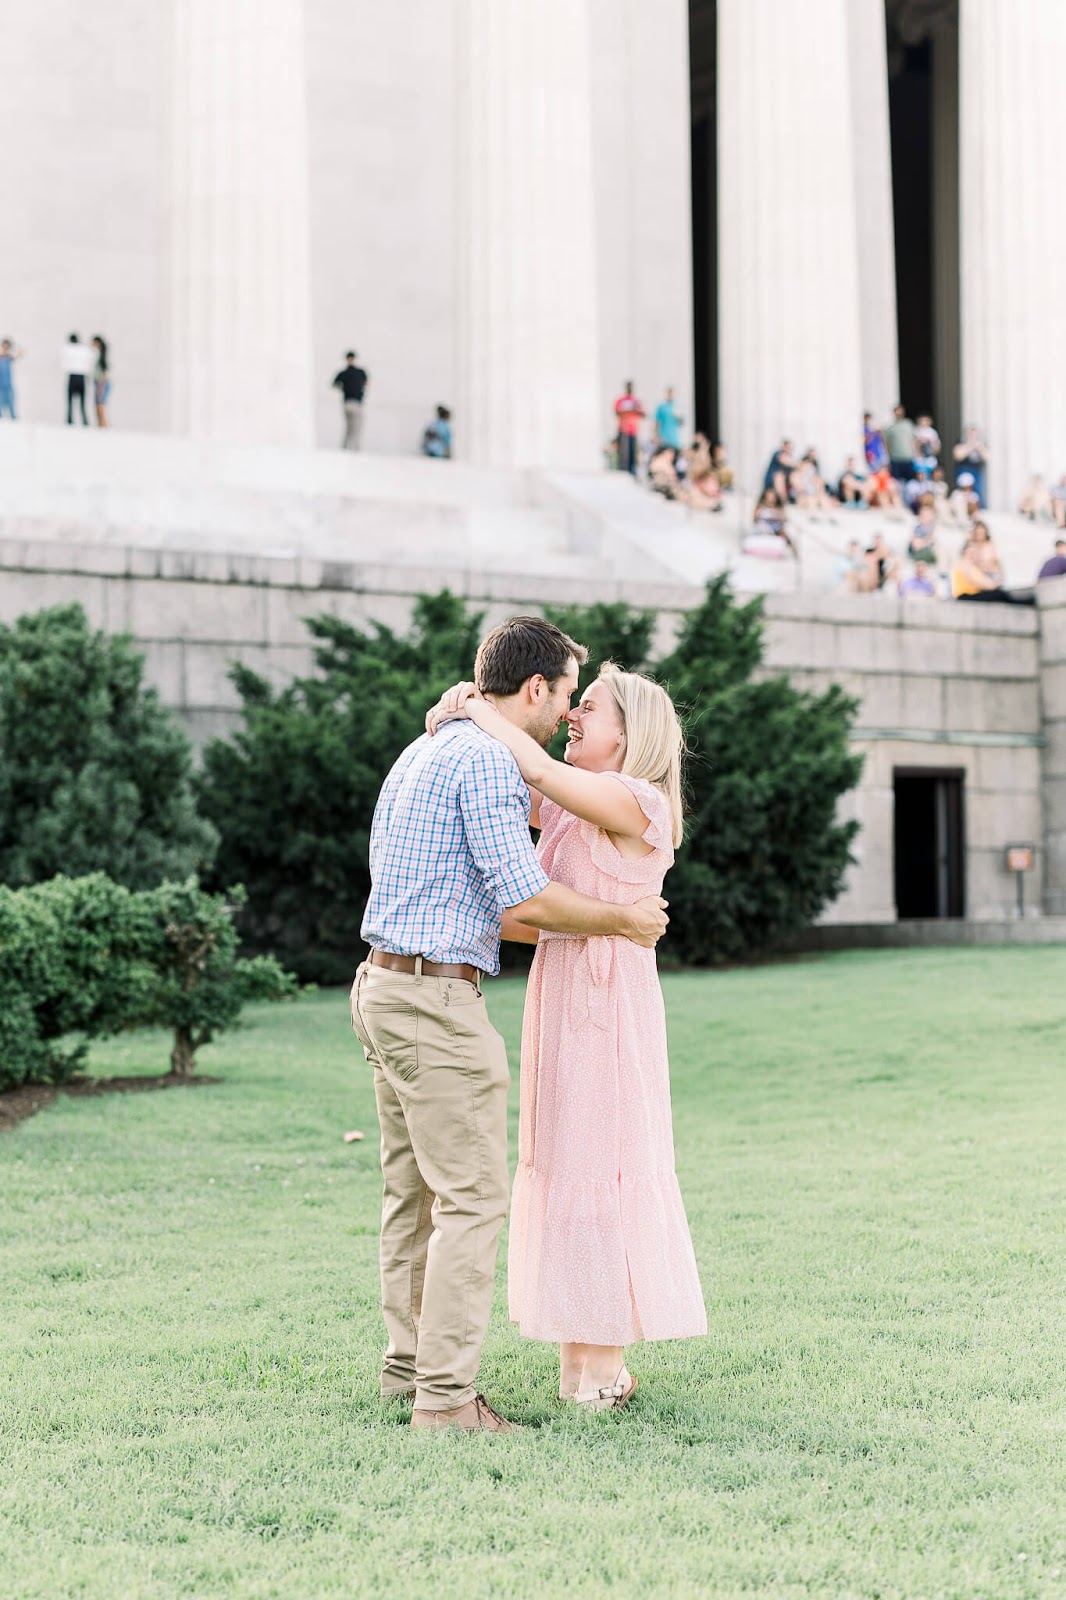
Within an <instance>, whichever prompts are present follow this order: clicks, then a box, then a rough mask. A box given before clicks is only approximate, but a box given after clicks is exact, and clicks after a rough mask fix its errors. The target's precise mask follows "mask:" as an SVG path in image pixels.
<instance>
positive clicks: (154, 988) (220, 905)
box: [136, 878, 296, 1078]
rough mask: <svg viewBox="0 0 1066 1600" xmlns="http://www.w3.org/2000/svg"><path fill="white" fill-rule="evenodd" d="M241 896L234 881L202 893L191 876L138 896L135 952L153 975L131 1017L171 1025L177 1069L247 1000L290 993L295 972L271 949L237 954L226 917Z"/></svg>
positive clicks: (188, 1069)
mask: <svg viewBox="0 0 1066 1600" xmlns="http://www.w3.org/2000/svg"><path fill="white" fill-rule="evenodd" d="M244 898H245V896H244V890H243V889H240V888H237V889H231V890H230V891H229V893H228V895H209V894H205V893H204V891H203V890H202V889H201V888H200V885H199V884H198V883H197V881H196V879H195V878H189V879H188V880H187V881H186V882H185V883H164V884H161V885H160V886H159V888H157V889H152V890H150V891H149V892H148V893H146V894H143V895H140V896H138V897H137V899H138V901H139V904H138V906H137V908H136V912H137V915H138V917H139V919H140V923H141V927H142V929H143V934H142V942H141V948H140V953H141V955H142V958H143V959H145V960H146V961H147V964H148V966H149V968H150V971H151V974H152V980H151V984H150V987H149V988H148V989H147V992H146V993H145V994H144V995H143V997H142V1000H141V1004H140V1007H139V1009H138V1012H137V1016H136V1023H137V1025H140V1026H144V1025H151V1024H154V1025H156V1026H158V1027H162V1028H170V1029H172V1030H173V1034H174V1048H173V1050H172V1051H171V1054H170V1070H171V1072H172V1073H174V1075H175V1076H176V1077H183V1078H184V1077H189V1076H190V1075H191V1073H193V1072H194V1071H195V1069H196V1052H197V1051H198V1050H200V1049H201V1048H202V1047H203V1046H204V1045H205V1044H210V1043H211V1041H212V1039H213V1038H214V1037H215V1035H216V1034H219V1033H222V1032H223V1031H224V1030H225V1029H227V1028H231V1027H232V1026H233V1025H234V1023H235V1022H236V1021H237V1019H238V1018H239V1016H240V1014H241V1010H242V1008H243V1007H244V1006H245V1005H247V1004H248V1003H249V1002H251V1001H253V1000H285V999H288V998H290V997H291V996H292V995H294V994H295V993H296V980H295V978H293V976H292V975H291V974H290V973H288V972H285V971H284V969H283V968H282V967H280V966H279V965H278V963H277V961H275V959H274V958H273V956H256V957H255V958H254V959H253V960H251V961H243V960H239V959H238V956H237V930H236V928H235V926H234V920H233V918H234V912H235V911H236V909H237V908H238V907H239V906H241V905H243V903H244Z"/></svg>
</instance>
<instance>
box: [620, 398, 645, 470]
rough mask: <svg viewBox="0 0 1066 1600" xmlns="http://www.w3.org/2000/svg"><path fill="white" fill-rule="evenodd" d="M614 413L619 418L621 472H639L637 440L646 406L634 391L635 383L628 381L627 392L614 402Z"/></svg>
mask: <svg viewBox="0 0 1066 1600" xmlns="http://www.w3.org/2000/svg"><path fill="white" fill-rule="evenodd" d="M614 414H615V416H616V417H617V418H618V468H619V471H621V472H631V473H632V474H633V476H634V477H636V474H637V441H638V439H639V438H640V424H641V422H642V420H643V418H644V407H643V405H642V404H641V402H640V401H639V400H638V399H637V397H636V395H635V394H634V393H633V383H632V380H631V379H629V380H627V381H626V386H625V392H624V393H623V394H621V395H619V397H618V399H617V400H616V401H615V403H614Z"/></svg>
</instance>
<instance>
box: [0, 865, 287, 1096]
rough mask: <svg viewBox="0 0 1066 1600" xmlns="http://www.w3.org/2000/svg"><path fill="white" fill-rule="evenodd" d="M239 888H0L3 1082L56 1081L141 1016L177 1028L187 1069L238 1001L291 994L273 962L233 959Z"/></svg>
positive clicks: (176, 1061)
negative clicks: (218, 891) (225, 891)
mask: <svg viewBox="0 0 1066 1600" xmlns="http://www.w3.org/2000/svg"><path fill="white" fill-rule="evenodd" d="M240 897H241V895H240V891H235V892H234V894H233V896H232V897H231V899H230V900H228V901H227V899H226V898H225V897H223V896H221V895H210V894H207V893H205V892H204V891H203V890H202V889H200V888H199V887H198V885H197V884H196V881H195V879H189V880H188V881H187V882H185V883H181V884H163V885H161V886H160V887H159V888H157V889H152V890H145V891H141V892H135V891H131V890H129V889H126V888H124V887H122V886H121V885H120V884H116V883H112V882H111V880H110V879H109V878H107V877H105V876H104V874H103V873H94V874H92V875H91V876H89V877H85V878H53V879H52V880H51V881H49V882H48V883H41V884H34V885H32V886H30V887H29V888H26V889H19V890H13V889H7V888H0V1089H8V1088H13V1087H15V1086H16V1085H18V1084H21V1083H42V1082H49V1083H61V1082H63V1081H64V1080H65V1079H66V1078H68V1077H69V1076H70V1075H71V1073H72V1072H74V1071H75V1070H76V1069H77V1067H78V1066H79V1065H81V1063H82V1062H83V1061H84V1058H85V1053H86V1049H87V1046H88V1043H89V1041H90V1040H91V1039H94V1038H99V1037H103V1036H105V1035H108V1034H115V1033H120V1032H122V1031H124V1030H125V1029H127V1028H134V1027H143V1026H147V1025H154V1026H158V1027H165V1028H169V1029H171V1030H172V1031H173V1033H174V1050H173V1053H172V1055H171V1071H173V1072H176V1073H182V1074H187V1073H189V1072H191V1071H192V1070H193V1068H194V1066H195V1053H196V1051H197V1050H198V1049H199V1047H200V1046H201V1045H203V1044H207V1043H208V1042H209V1040H210V1039H212V1038H213V1037H214V1036H215V1034H217V1033H219V1032H221V1031H222V1030H223V1029H224V1028H227V1027H231V1026H232V1025H233V1024H234V1022H236V1020H237V1018H238V1016H239V1014H240V1010H241V1007H242V1006H243V1005H244V1004H245V1002H246V1001H248V1000H252V999H277V998H281V997H283V996H285V995H288V994H292V993H293V992H294V990H295V981H294V979H292V978H291V977H290V976H289V974H287V973H285V972H283V971H282V969H281V968H280V967H279V966H278V965H277V963H276V962H275V961H273V960H271V959H269V958H261V959H260V960H257V961H241V960H238V959H237V937H236V933H235V930H234V927H233V915H232V908H233V904H234V903H236V902H237V901H239V899H240Z"/></svg>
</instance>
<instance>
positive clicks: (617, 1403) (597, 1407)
mask: <svg viewBox="0 0 1066 1600" xmlns="http://www.w3.org/2000/svg"><path fill="white" fill-rule="evenodd" d="M636 1390H637V1380H636V1378H634V1376H633V1374H632V1373H631V1372H627V1371H626V1369H625V1367H621V1368H619V1372H618V1376H617V1378H616V1379H615V1381H614V1382H613V1383H611V1384H608V1385H607V1387H606V1388H604V1389H587V1390H585V1392H584V1393H583V1394H575V1396H574V1404H575V1405H576V1406H582V1407H583V1408H584V1409H585V1410H586V1411H621V1409H622V1407H623V1406H624V1405H625V1404H626V1402H627V1401H629V1400H632V1398H633V1396H634V1394H635V1393H636Z"/></svg>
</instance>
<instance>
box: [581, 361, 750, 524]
mask: <svg viewBox="0 0 1066 1600" xmlns="http://www.w3.org/2000/svg"><path fill="white" fill-rule="evenodd" d="M614 412H615V419H616V425H617V432H616V434H615V436H614V438H613V439H612V440H611V442H610V444H609V445H608V448H607V456H608V462H609V464H610V465H611V466H614V467H616V468H617V469H618V470H619V471H621V472H629V473H632V475H633V476H634V477H637V476H639V474H640V471H641V469H642V468H643V470H644V472H645V475H646V479H647V482H648V484H649V486H650V487H651V489H652V490H653V491H654V492H655V493H656V494H661V495H662V496H663V498H664V499H666V500H676V501H678V502H679V503H680V504H681V505H685V506H688V507H689V509H690V510H692V511H720V510H721V509H722V504H723V500H722V497H723V495H726V494H728V493H729V491H730V490H731V489H732V488H733V471H732V468H731V467H730V465H729V458H728V456H727V455H726V450H725V446H724V445H723V444H715V445H712V444H711V442H710V440H709V439H708V438H707V435H706V434H704V433H695V434H693V435H692V439H691V442H690V443H689V444H687V445H685V444H683V443H682V440H683V437H684V431H683V430H684V422H685V419H684V417H683V416H682V414H681V412H680V411H679V409H678V406H677V401H676V400H675V398H674V391H673V389H672V388H670V387H668V388H667V389H666V392H665V394H664V395H663V398H662V400H661V401H660V402H659V404H658V405H657V406H656V408H655V411H654V412H653V414H652V419H651V430H650V435H649V436H648V437H647V438H645V436H644V428H643V425H644V422H645V420H646V417H647V413H646V412H645V410H644V406H643V404H642V402H641V401H640V400H639V399H638V397H637V396H636V395H635V394H634V393H633V384H632V382H630V381H627V382H626V384H625V386H624V388H623V391H622V393H621V394H620V395H619V397H618V399H617V400H616V401H615V403H614Z"/></svg>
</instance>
